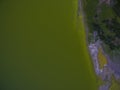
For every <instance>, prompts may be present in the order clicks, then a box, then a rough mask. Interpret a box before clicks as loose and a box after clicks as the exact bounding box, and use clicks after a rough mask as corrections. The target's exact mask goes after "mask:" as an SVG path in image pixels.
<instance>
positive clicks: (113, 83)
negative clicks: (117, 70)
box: [110, 77, 120, 90]
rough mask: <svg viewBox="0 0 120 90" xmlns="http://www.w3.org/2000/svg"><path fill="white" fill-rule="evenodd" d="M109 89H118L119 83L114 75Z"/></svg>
mask: <svg viewBox="0 0 120 90" xmlns="http://www.w3.org/2000/svg"><path fill="white" fill-rule="evenodd" d="M110 90H120V83H119V82H118V81H116V79H115V78H114V77H112V85H111V87H110Z"/></svg>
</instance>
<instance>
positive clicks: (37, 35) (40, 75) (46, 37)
mask: <svg viewBox="0 0 120 90" xmlns="http://www.w3.org/2000/svg"><path fill="white" fill-rule="evenodd" d="M76 11H77V0H1V1H0V41H1V44H0V89H1V90H96V78H95V74H94V71H93V68H92V65H91V61H90V58H89V55H88V51H87V48H86V41H85V32H84V27H83V24H82V23H81V21H79V20H81V19H78V18H77V13H76ZM76 22H79V23H77V24H78V25H77V24H76Z"/></svg>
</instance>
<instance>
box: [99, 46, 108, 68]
mask: <svg viewBox="0 0 120 90" xmlns="http://www.w3.org/2000/svg"><path fill="white" fill-rule="evenodd" d="M98 60H99V66H100V69H103V68H104V65H106V64H107V60H106V57H105V55H104V54H103V52H102V49H101V48H99V52H98Z"/></svg>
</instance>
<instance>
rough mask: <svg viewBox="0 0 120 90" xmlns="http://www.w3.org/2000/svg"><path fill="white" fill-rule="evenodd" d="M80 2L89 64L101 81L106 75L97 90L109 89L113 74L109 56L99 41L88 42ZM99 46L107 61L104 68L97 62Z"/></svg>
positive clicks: (87, 29)
mask: <svg viewBox="0 0 120 90" xmlns="http://www.w3.org/2000/svg"><path fill="white" fill-rule="evenodd" d="M82 3H83V2H82V0H78V16H80V15H82V21H83V24H84V28H85V34H86V37H85V39H86V45H87V50H88V52H89V56H90V58H91V64H92V66H93V69H94V72H95V75H96V77H101V79H102V81H105V79H106V77H108V78H107V81H106V82H105V84H102V85H99V87H98V89H99V90H109V89H110V86H111V84H112V80H111V77H112V75H114V76H115V73H114V71H113V70H112V69H111V67H110V65H109V64H108V63H109V61H110V58H109V56H108V55H107V54H106V53H105V51H104V50H103V47H102V46H101V43H100V41H98V42H94V43H90V44H89V42H88V34H89V28H88V25H87V20H86V18H85V17H86V15H85V12H84V10H83V4H82ZM99 47H101V48H102V54H103V55H105V57H106V61H107V64H106V65H104V68H103V69H102V70H101V69H100V67H99V62H98V52H99V51H98V49H99ZM115 77H116V76H115ZM119 78H120V76H119Z"/></svg>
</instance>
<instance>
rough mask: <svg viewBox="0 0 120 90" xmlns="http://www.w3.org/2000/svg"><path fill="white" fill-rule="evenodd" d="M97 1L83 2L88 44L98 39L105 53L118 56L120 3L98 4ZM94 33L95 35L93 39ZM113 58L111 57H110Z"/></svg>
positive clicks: (117, 1) (119, 45)
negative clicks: (87, 28)
mask: <svg viewBox="0 0 120 90" xmlns="http://www.w3.org/2000/svg"><path fill="white" fill-rule="evenodd" d="M98 1H99V0H94V1H93V2H91V0H85V1H84V10H85V13H86V18H87V20H86V22H87V23H88V26H89V34H88V35H89V36H88V38H89V39H88V40H89V42H93V41H94V40H95V41H96V40H98V39H100V40H101V41H102V42H103V46H106V47H104V48H105V50H106V52H108V53H109V54H111V55H112V54H113V52H114V57H116V56H115V54H116V55H118V56H119V55H120V53H119V52H120V1H119V0H116V1H115V0H110V1H111V3H110V4H108V3H106V2H103V3H101V4H100V3H99V2H98ZM94 33H97V35H96V37H94ZM112 56H113V55H112Z"/></svg>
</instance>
